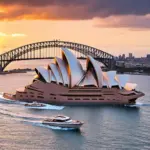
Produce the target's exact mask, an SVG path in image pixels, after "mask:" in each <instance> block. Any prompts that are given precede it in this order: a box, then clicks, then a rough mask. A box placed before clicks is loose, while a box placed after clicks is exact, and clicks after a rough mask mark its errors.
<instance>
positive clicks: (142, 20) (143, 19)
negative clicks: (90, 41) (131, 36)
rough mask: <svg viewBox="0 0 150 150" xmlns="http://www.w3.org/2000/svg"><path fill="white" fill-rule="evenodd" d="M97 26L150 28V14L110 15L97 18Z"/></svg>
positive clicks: (95, 21)
mask: <svg viewBox="0 0 150 150" xmlns="http://www.w3.org/2000/svg"><path fill="white" fill-rule="evenodd" d="M94 23H95V26H97V27H107V28H109V27H110V28H112V27H113V28H137V29H138V28H139V29H140V28H145V29H147V28H150V15H145V16H135V15H127V16H110V17H107V18H95V19H94Z"/></svg>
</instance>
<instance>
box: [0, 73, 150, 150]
mask: <svg viewBox="0 0 150 150" xmlns="http://www.w3.org/2000/svg"><path fill="white" fill-rule="evenodd" d="M33 74H34V73H27V74H9V75H1V76H0V91H1V92H14V91H15V89H16V88H19V87H20V86H25V85H26V84H29V83H30V82H31V81H32V78H33ZM131 81H133V82H136V83H138V85H139V86H138V89H139V90H141V91H143V92H144V93H145V94H146V95H145V97H143V98H141V99H139V100H138V101H137V107H125V106H124V107H118V106H101V107H61V108H60V107H56V106H51V105H49V106H47V107H46V108H45V109H30V108H26V107H24V105H23V104H22V103H15V104H14V103H12V102H9V103H8V102H7V101H5V100H3V99H2V98H0V149H6V150H26V149H29V150H32V149H33V150H99V149H104V150H105V149H108V150H116V149H119V150H120V149H132V150H134V149H135V150H138V149H139V150H141V149H142V150H143V149H145V150H146V149H147V150H149V149H150V85H149V83H150V76H138V75H131ZM56 114H64V115H68V116H70V117H72V118H73V119H78V120H82V121H84V122H85V124H84V125H83V126H82V127H81V130H80V131H79V132H75V131H73V130H71V131H66V130H61V129H60V128H50V127H46V126H44V125H42V124H41V121H42V119H43V118H45V117H48V116H53V115H56Z"/></svg>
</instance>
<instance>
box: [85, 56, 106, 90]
mask: <svg viewBox="0 0 150 150" xmlns="http://www.w3.org/2000/svg"><path fill="white" fill-rule="evenodd" d="M86 67H87V71H88V70H93V72H92V73H93V74H94V75H95V78H96V81H97V84H98V87H100V88H101V87H102V86H103V73H102V69H101V67H100V64H99V63H98V62H97V61H96V60H95V59H94V58H93V57H91V56H89V55H88V56H87V63H86Z"/></svg>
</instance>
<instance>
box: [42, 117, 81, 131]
mask: <svg viewBox="0 0 150 150" xmlns="http://www.w3.org/2000/svg"><path fill="white" fill-rule="evenodd" d="M42 124H44V125H49V126H55V127H61V128H71V129H79V128H80V127H81V126H82V125H83V122H81V121H79V120H72V119H71V118H70V117H68V116H64V115H58V116H55V117H52V118H48V119H45V120H43V122H42Z"/></svg>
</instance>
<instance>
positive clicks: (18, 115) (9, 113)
mask: <svg viewBox="0 0 150 150" xmlns="http://www.w3.org/2000/svg"><path fill="white" fill-rule="evenodd" d="M0 114H2V115H6V116H9V117H12V118H16V119H17V118H20V119H28V120H42V119H45V118H46V117H43V116H37V115H36V116H35V115H29V114H23V113H14V112H12V111H10V110H7V109H3V108H0Z"/></svg>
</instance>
